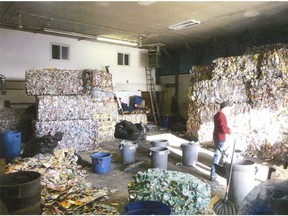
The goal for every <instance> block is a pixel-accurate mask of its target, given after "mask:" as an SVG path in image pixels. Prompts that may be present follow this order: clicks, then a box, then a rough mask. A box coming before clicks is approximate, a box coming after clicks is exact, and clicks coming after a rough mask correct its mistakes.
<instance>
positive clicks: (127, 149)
mask: <svg viewBox="0 0 288 216" xmlns="http://www.w3.org/2000/svg"><path fill="white" fill-rule="evenodd" d="M119 148H120V149H121V158H122V163H123V164H131V163H134V162H135V156H136V150H137V148H138V144H137V143H136V142H131V143H126V144H120V145H119Z"/></svg>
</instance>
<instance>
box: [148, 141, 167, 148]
mask: <svg viewBox="0 0 288 216" xmlns="http://www.w3.org/2000/svg"><path fill="white" fill-rule="evenodd" d="M151 145H152V147H167V146H168V145H169V142H168V140H166V139H158V140H152V141H151Z"/></svg>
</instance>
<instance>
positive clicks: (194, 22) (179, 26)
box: [168, 20, 200, 30]
mask: <svg viewBox="0 0 288 216" xmlns="http://www.w3.org/2000/svg"><path fill="white" fill-rule="evenodd" d="M198 24H200V21H197V20H187V21H184V22H181V23H177V24H174V25H171V26H168V28H169V29H171V30H180V29H183V28H188V27H190V26H194V25H198Z"/></svg>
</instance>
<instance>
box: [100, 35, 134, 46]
mask: <svg viewBox="0 0 288 216" xmlns="http://www.w3.org/2000/svg"><path fill="white" fill-rule="evenodd" d="M97 40H99V41H104V42H110V43H117V44H123V45H128V46H137V45H138V44H137V43H133V42H129V41H123V40H116V39H112V38H105V37H97Z"/></svg>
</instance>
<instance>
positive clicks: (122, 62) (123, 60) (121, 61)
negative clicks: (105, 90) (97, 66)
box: [118, 53, 129, 65]
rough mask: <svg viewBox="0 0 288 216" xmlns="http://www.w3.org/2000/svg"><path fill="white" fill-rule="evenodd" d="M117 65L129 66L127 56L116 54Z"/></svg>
mask: <svg viewBox="0 0 288 216" xmlns="http://www.w3.org/2000/svg"><path fill="white" fill-rule="evenodd" d="M118 65H129V54H125V53H118Z"/></svg>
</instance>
